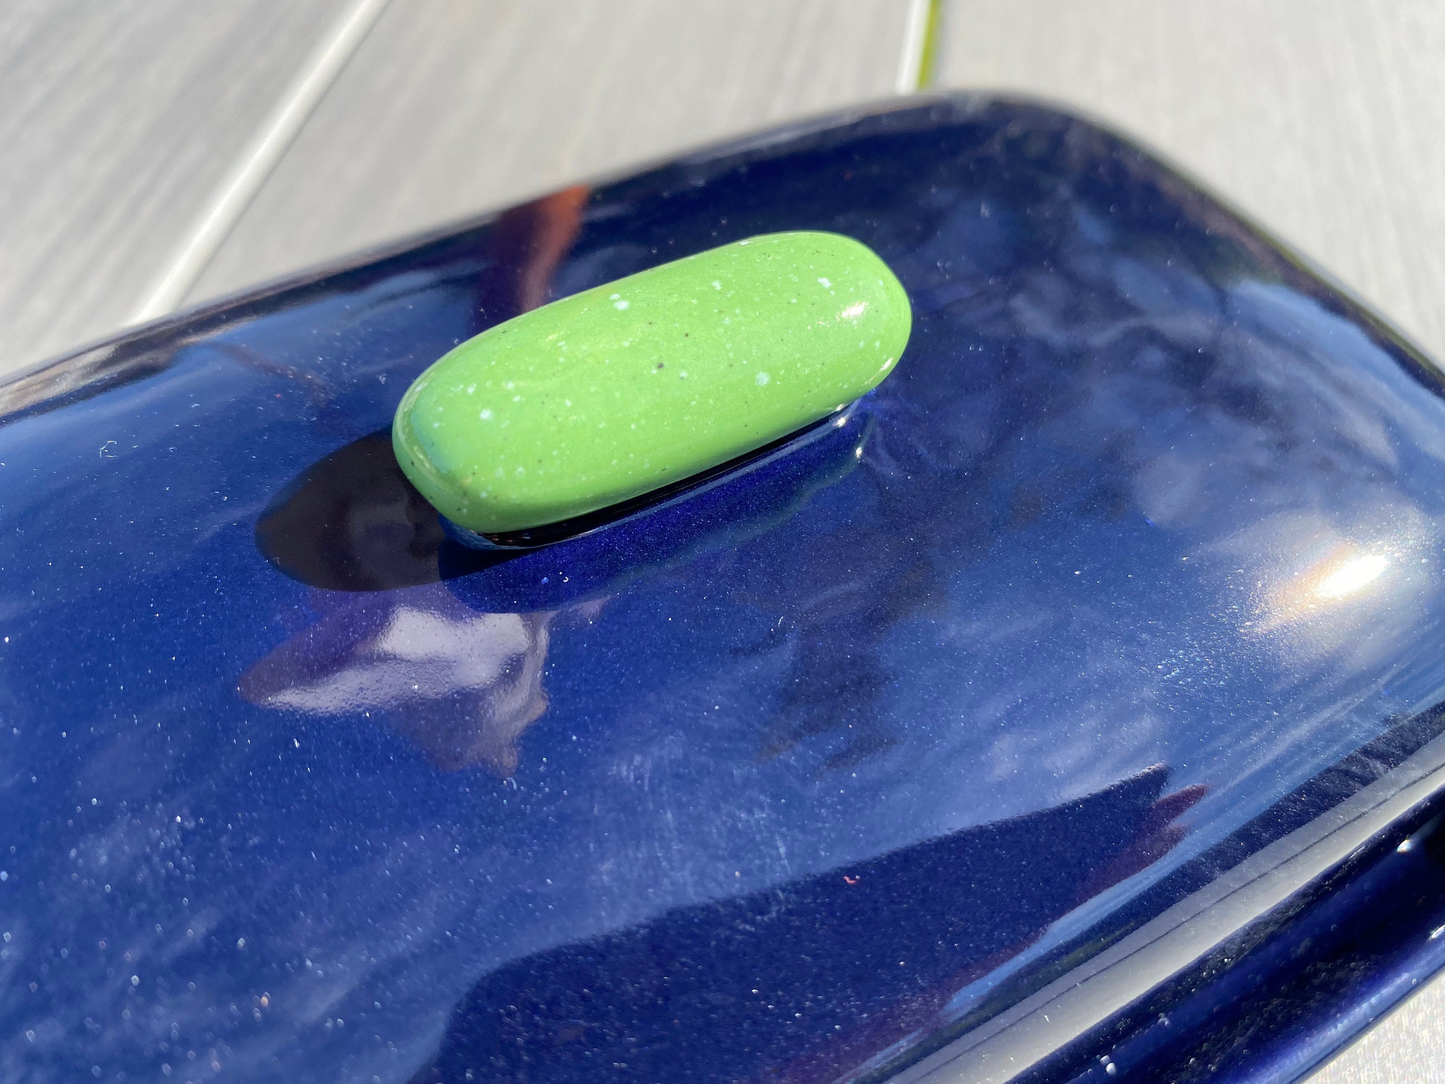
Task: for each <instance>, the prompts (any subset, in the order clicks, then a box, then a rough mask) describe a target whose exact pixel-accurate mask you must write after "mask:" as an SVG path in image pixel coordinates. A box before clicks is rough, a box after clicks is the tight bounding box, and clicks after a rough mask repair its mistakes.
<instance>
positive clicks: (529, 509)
mask: <svg viewBox="0 0 1445 1084" xmlns="http://www.w3.org/2000/svg"><path fill="white" fill-rule="evenodd" d="M911 326H912V313H911V310H910V308H909V304H908V297H907V295H906V294H905V293H904V290H903V287H902V285H901V284H900V283H899V282H898V279H897V278H896V277H895V276H894V275H893V273H892V271H890V270H889V269H888V267H887V265H886V264H884V263H883V261H882V260H880V259H879V258H878V257H877V255H875V254H874V253H873V251H872V250H871V249H869V248H868V247H867V246H865V245H863V244H860V243H859V242H857V241H854V240H853V239H851V238H848V237H844V236H842V235H840V234H835V233H811V232H798V233H774V234H766V235H763V236H760V237H754V238H751V239H750V240H746V241H737V242H734V243H733V244H730V245H724V246H722V247H721V248H715V249H711V250H709V251H707V252H702V253H699V254H697V255H696V256H688V257H686V258H684V259H681V260H675V261H674V262H672V263H668V264H664V265H662V266H661V267H655V268H651V269H650V270H647V271H641V272H638V273H637V274H635V275H629V276H628V277H627V278H623V279H618V280H617V281H615V282H612V283H609V284H607V285H606V286H599V287H597V288H595V289H592V290H587V291H584V292H583V293H580V294H575V295H573V296H572V297H567V298H563V299H562V300H560V301H554V302H553V303H552V304H550V305H545V306H543V307H542V308H539V309H535V310H533V311H532V312H529V313H526V314H524V315H522V316H518V317H516V318H514V319H512V320H508V321H507V322H506V323H503V324H498V325H497V326H496V327H494V328H490V329H488V330H487V331H484V332H482V333H481V334H480V335H477V336H476V337H475V338H472V339H468V340H467V341H466V342H464V343H462V344H461V345H460V346H458V347H457V348H456V349H454V350H452V351H451V352H449V353H448V354H446V355H445V356H444V357H442V358H441V360H439V361H437V362H436V363H435V364H434V365H432V366H431V367H430V368H429V369H427V370H426V372H424V373H422V375H421V376H420V377H418V378H417V380H416V382H415V383H413V384H412V386H411V387H410V388H409V389H407V392H406V394H405V395H404V396H403V397H402V400H401V405H400V406H399V407H398V408H397V412H396V419H395V421H394V423H393V426H392V444H393V447H394V448H395V451H396V457H397V461H398V462H399V463H400V464H401V468H402V470H403V471H405V472H406V475H407V477H408V478H410V479H411V481H412V483H413V484H414V485H415V486H416V487H417V489H418V490H420V491H421V493H422V495H423V496H425V497H426V499H427V500H428V501H430V502H431V503H432V504H433V505H435V506H436V508H437V510H438V511H440V512H441V513H442V515H444V516H446V517H447V518H448V519H450V520H451V521H452V522H453V523H456V524H458V525H459V526H461V527H464V528H466V529H468V530H470V531H474V532H477V533H479V534H494V533H504V532H509V531H519V530H526V529H528V528H532V527H537V526H541V525H543V524H549V523H556V522H558V521H561V520H566V519H571V518H573V517H575V516H580V515H584V514H585V513H588V512H593V511H596V510H598V509H601V508H606V507H607V506H609V505H613V504H617V503H618V502H621V501H626V500H629V499H631V498H633V497H638V496H641V495H643V494H645V493H648V492H650V491H652V490H655V489H659V488H661V487H663V486H667V485H669V484H671V483H673V482H677V481H679V480H682V479H684V478H687V477H689V476H690V475H694V474H697V473H699V472H701V471H705V470H707V469H708V468H710V467H714V466H716V465H718V464H719V463H724V462H727V461H728V460H730V459H734V458H736V457H738V456H740V455H743V454H745V453H747V452H749V451H752V450H753V449H755V448H759V447H762V446H763V445H765V444H768V443H770V442H772V441H774V440H777V439H779V438H780V437H784V436H786V435H788V434H789V433H792V432H794V431H796V430H798V429H801V428H803V427H804V426H806V425H808V424H809V423H811V422H814V421H816V420H817V419H819V418H822V417H824V416H825V415H827V414H829V413H831V412H832V411H834V410H837V409H838V408H839V407H841V406H843V405H845V404H847V403H848V402H850V401H852V400H853V399H856V398H857V397H858V396H860V395H862V394H863V393H864V392H866V391H868V390H869V389H870V388H872V387H874V386H875V385H877V384H878V383H879V381H881V380H882V379H883V378H884V377H885V376H887V374H888V373H889V372H890V371H891V370H892V368H893V366H894V364H895V363H896V362H897V360H898V358H899V356H900V355H901V354H902V353H903V348H904V346H905V345H906V343H907V342H908V334H909V331H910V328H911Z"/></svg>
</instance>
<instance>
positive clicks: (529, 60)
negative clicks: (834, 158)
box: [190, 0, 908, 301]
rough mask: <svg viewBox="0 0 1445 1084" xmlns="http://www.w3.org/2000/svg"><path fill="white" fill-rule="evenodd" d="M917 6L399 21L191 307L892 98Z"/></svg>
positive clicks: (327, 106)
mask: <svg viewBox="0 0 1445 1084" xmlns="http://www.w3.org/2000/svg"><path fill="white" fill-rule="evenodd" d="M907 15H908V5H907V4H906V3H904V2H902V0H690V2H689V3H686V4H679V3H676V2H675V0H487V2H485V3H478V2H475V0H422V2H416V3H406V4H397V3H394V4H393V5H392V6H391V7H390V8H389V9H388V10H387V11H386V13H385V14H384V15H383V16H382V18H381V20H380V22H379V23H378V24H377V26H376V28H375V29H374V30H373V31H372V33H371V35H370V36H369V37H368V38H367V39H366V41H365V42H363V43H362V45H361V47H360V49H359V50H358V52H357V54H356V56H355V57H354V58H353V60H352V62H351V64H350V65H349V66H348V67H347V68H346V70H345V71H344V72H342V74H341V76H340V78H339V79H338V81H337V82H336V84H335V86H334V87H333V89H332V91H331V93H330V94H328V96H327V97H326V99H325V100H324V101H323V102H322V103H321V105H320V106H319V107H318V108H317V110H316V112H315V113H314V115H313V116H312V118H311V120H310V122H309V123H308V124H307V126H306V128H305V129H304V130H303V131H302V133H301V134H300V136H299V137H298V138H297V140H296V142H295V143H294V144H293V146H292V149H291V151H290V152H289V153H288V154H287V155H286V157H285V158H284V160H283V161H282V162H281V164H280V165H279V167H278V168H277V169H276V171H275V173H274V174H273V175H272V178H271V180H270V181H269V182H268V183H267V185H266V186H265V187H264V188H263V190H262V191H261V193H260V194H259V196H258V197H257V198H256V200H255V201H254V202H253V204H252V205H251V207H250V208H249V209H248V211H247V212H246V214H245V215H244V217H243V218H242V220H241V222H240V223H239V224H238V226H237V228H236V229H235V231H234V232H233V234H232V236H231V237H230V238H229V239H228V240H227V242H226V243H225V245H224V246H223V247H222V249H221V251H220V252H219V253H218V254H217V256H216V258H215V260H214V261H213V262H212V264H211V266H210V267H209V268H208V269H207V271H206V273H205V274H204V275H203V276H202V278H201V280H200V282H199V284H198V285H197V287H196V289H195V290H194V291H193V293H192V294H191V298H190V300H191V301H195V300H199V299H201V298H204V297H208V296H213V295H216V294H220V293H224V292H227V291H230V290H235V289H238V288H241V287H244V286H247V285H249V284H250V283H252V282H254V281H256V280H259V279H263V278H268V277H271V276H275V275H280V274H284V273H286V272H289V271H291V270H294V269H295V268H297V267H300V266H303V265H305V264H309V263H314V262H317V261H321V260H325V259H330V258H333V257H336V256H339V255H342V254H344V253H346V252H348V251H350V250H354V249H356V248H359V247H361V246H365V245H371V244H375V243H379V242H384V241H388V240H390V239H392V238H394V237H397V236H400V235H403V234H406V233H409V232H412V231H415V230H419V229H423V228H426V227H431V226H435V225H437V224H440V223H444V222H447V221H449V220H453V219H456V218H459V217H462V216H465V215H470V214H474V213H476V212H478V211H481V210H484V209H487V208H491V207H495V206H499V205H504V204H507V203H510V202H512V201H515V200H519V199H523V198H526V197H528V196H531V195H533V194H536V193H539V192H543V191H546V190H548V189H550V188H554V187H558V186H561V185H565V184H568V183H571V182H573V181H576V180H579V179H584V178H587V177H589V176H592V175H595V174H597V173H599V172H602V171H611V170H615V169H618V168H620V167H622V166H625V165H627V164H630V163H634V162H638V161H641V160H646V159H649V158H652V157H655V156H658V155H662V154H666V153H671V152H674V151H676V150H680V149H683V148H686V147H691V146H694V145H696V144H698V143H700V142H703V141H706V140H711V139H716V138H720V137H723V136H726V135H729V134H732V133H738V132H743V131H747V130H749V129H752V128H756V127H759V126H762V125H766V124H769V123H773V122H777V121H780V120H783V119H786V118H791V117H796V116H799V115H802V114H806V113H810V112H816V111H820V110H824V109H828V108H832V107H839V106H843V105H846V104H850V103H856V102H859V101H865V100H873V99H878V98H882V97H886V96H888V95H890V94H891V93H892V92H893V87H894V83H895V81H896V79H897V68H898V64H899V56H900V52H901V48H902V44H903V35H904V29H905V23H906V22H907Z"/></svg>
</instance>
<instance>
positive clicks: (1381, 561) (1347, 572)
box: [1315, 553, 1390, 599]
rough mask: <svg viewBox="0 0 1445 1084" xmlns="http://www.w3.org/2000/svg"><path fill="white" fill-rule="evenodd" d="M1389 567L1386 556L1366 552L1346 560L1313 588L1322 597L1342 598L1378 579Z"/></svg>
mask: <svg viewBox="0 0 1445 1084" xmlns="http://www.w3.org/2000/svg"><path fill="white" fill-rule="evenodd" d="M1389 567H1390V562H1389V559H1388V558H1385V557H1381V556H1380V555H1379V554H1377V553H1367V554H1365V555H1363V556H1361V557H1354V558H1351V559H1350V560H1348V561H1346V562H1345V563H1344V564H1343V565H1341V566H1340V567H1339V568H1336V569H1335V570H1334V571H1333V572H1331V573H1329V574H1328V575H1326V576H1325V577H1324V578H1323V579H1322V580H1320V582H1319V586H1318V587H1316V588H1315V594H1316V595H1318V596H1319V597H1320V598H1322V599H1337V598H1344V597H1345V596H1346V595H1353V594H1354V593H1355V592H1356V591H1358V590H1360V588H1362V587H1365V586H1367V585H1368V584H1370V583H1373V582H1374V581H1375V580H1377V579H1379V578H1380V576H1381V575H1382V574H1383V573H1384V571H1385V569H1387V568H1389Z"/></svg>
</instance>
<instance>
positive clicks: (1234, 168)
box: [939, 0, 1445, 359]
mask: <svg viewBox="0 0 1445 1084" xmlns="http://www.w3.org/2000/svg"><path fill="white" fill-rule="evenodd" d="M940 39H941V40H940V54H939V73H940V82H941V83H944V84H947V85H953V86H969V87H980V88H982V87H987V88H995V89H1002V90H1010V91H1022V92H1026V93H1029V94H1034V95H1043V96H1046V97H1050V98H1054V99H1057V100H1058V101H1060V102H1062V103H1066V104H1068V105H1071V106H1074V107H1077V108H1081V109H1084V110H1087V111H1089V112H1091V113H1093V114H1096V115H1098V116H1100V117H1102V118H1104V119H1105V120H1107V121H1109V122H1111V123H1113V124H1115V125H1117V126H1118V127H1120V128H1122V129H1123V130H1124V131H1126V132H1129V133H1131V134H1133V135H1135V136H1137V137H1139V138H1141V139H1142V140H1144V141H1145V142H1147V143H1148V144H1150V145H1152V146H1153V147H1155V148H1157V149H1159V150H1161V151H1162V152H1164V154H1165V155H1167V156H1168V157H1169V158H1171V159H1173V160H1174V161H1176V162H1178V163H1180V164H1182V165H1183V166H1184V167H1185V168H1186V169H1188V170H1190V171H1191V172H1193V173H1194V174H1195V175H1197V176H1198V177H1200V178H1202V179H1203V180H1204V181H1205V182H1206V183H1207V184H1208V185H1209V186H1210V187H1212V188H1214V189H1215V190H1216V191H1218V192H1220V193H1222V194H1223V195H1224V196H1225V197H1226V198H1228V199H1229V200H1231V201H1233V202H1234V203H1235V204H1236V205H1238V206H1239V207H1241V208H1242V209H1243V210H1244V211H1245V212H1246V213H1248V214H1249V215H1250V216H1251V217H1253V218H1255V219H1256V220H1257V221H1259V222H1261V223H1263V224H1264V225H1265V226H1266V227H1267V228H1268V229H1270V230H1271V231H1273V232H1275V233H1276V234H1277V235H1278V236H1280V237H1282V238H1283V239H1284V240H1285V241H1286V242H1287V243H1289V244H1290V245H1291V246H1293V247H1295V248H1296V249H1298V250H1299V251H1301V252H1303V253H1304V254H1305V255H1306V256H1308V257H1310V258H1312V259H1313V260H1315V261H1316V262H1317V263H1319V264H1320V265H1321V266H1323V267H1324V268H1326V269H1327V270H1328V271H1330V272H1331V273H1332V274H1333V275H1335V276H1336V277H1337V278H1338V279H1340V280H1341V281H1343V282H1344V283H1345V284H1346V285H1347V286H1348V287H1350V288H1351V289H1352V290H1354V291H1356V292H1357V293H1359V294H1360V295H1362V296H1363V297H1364V298H1365V299H1366V300H1367V301H1368V302H1369V303H1370V304H1371V305H1372V306H1373V307H1374V308H1376V309H1377V310H1379V311H1380V312H1381V313H1383V314H1384V315H1385V316H1386V317H1388V318H1390V319H1391V320H1392V321H1393V322H1394V323H1396V325H1397V326H1399V327H1401V328H1402V329H1403V330H1404V331H1405V332H1406V333H1407V334H1409V335H1411V336H1413V337H1414V338H1415V339H1416V341H1417V342H1419V343H1420V344H1421V345H1422V346H1424V347H1425V349H1426V350H1427V351H1428V352H1429V353H1431V354H1433V355H1434V356H1435V357H1437V358H1442V359H1445V301H1442V298H1445V184H1442V182H1441V178H1442V177H1445V138H1442V135H1445V62H1442V58H1445V5H1442V4H1440V3H1438V2H1437V0H1392V2H1391V3H1388V4H1369V3H1363V2H1359V0H1272V2H1270V3H1258V2H1257V0H1214V2H1212V3H1208V4H1203V3H1185V2H1181V0H1168V2H1161V0H1091V2H1089V3H1078V2H1077V0H950V3H949V6H948V7H947V9H946V14H945V18H944V20H943V28H942V31H941V34H940Z"/></svg>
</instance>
